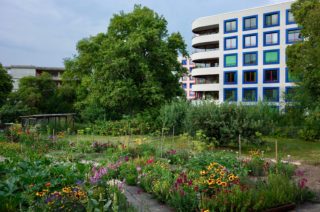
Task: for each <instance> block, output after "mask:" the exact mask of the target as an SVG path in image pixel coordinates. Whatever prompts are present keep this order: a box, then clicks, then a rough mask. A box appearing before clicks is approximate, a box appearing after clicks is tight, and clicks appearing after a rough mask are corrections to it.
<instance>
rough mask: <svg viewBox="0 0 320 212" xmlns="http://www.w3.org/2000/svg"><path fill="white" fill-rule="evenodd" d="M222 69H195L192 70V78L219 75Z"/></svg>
mask: <svg viewBox="0 0 320 212" xmlns="http://www.w3.org/2000/svg"><path fill="white" fill-rule="evenodd" d="M220 72H221V71H220V68H219V67H209V68H194V69H193V70H192V76H193V77H196V76H208V75H217V74H219V73H220Z"/></svg>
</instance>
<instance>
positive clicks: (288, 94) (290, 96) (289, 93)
mask: <svg viewBox="0 0 320 212" xmlns="http://www.w3.org/2000/svg"><path fill="white" fill-rule="evenodd" d="M293 98H294V87H286V95H285V100H286V102H292V101H293Z"/></svg>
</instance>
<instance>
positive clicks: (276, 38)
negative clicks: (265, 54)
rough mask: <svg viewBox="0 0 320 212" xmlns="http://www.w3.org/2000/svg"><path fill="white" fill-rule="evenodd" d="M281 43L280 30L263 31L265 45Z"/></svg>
mask: <svg viewBox="0 0 320 212" xmlns="http://www.w3.org/2000/svg"><path fill="white" fill-rule="evenodd" d="M279 44H280V31H279V30H275V31H270V32H264V33H263V46H275V45H279Z"/></svg>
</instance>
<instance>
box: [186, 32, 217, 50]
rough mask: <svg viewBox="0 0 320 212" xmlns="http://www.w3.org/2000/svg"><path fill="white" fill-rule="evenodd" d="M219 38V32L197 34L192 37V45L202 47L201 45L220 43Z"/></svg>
mask: <svg viewBox="0 0 320 212" xmlns="http://www.w3.org/2000/svg"><path fill="white" fill-rule="evenodd" d="M219 39H220V36H219V34H205V35H196V36H194V38H193V39H192V47H194V48H201V46H206V45H212V44H218V43H219Z"/></svg>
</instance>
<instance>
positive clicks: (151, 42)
mask: <svg viewBox="0 0 320 212" xmlns="http://www.w3.org/2000/svg"><path fill="white" fill-rule="evenodd" d="M77 51H78V54H77V55H76V56H74V57H73V58H71V59H67V60H66V61H65V66H66V73H65V74H64V83H66V84H69V85H71V86H73V88H75V90H76V95H77V100H76V104H75V106H76V108H77V109H78V110H79V111H82V115H83V116H84V117H86V118H88V119H91V120H95V119H99V118H100V119H101V118H108V119H118V118H121V117H122V116H123V115H134V114H137V113H140V112H143V111H145V110H148V109H152V108H158V107H160V105H162V104H163V103H165V102H166V101H168V100H171V99H173V98H175V97H177V96H181V95H183V90H182V89H181V86H180V85H179V77H180V76H181V75H182V73H184V72H185V71H186V70H185V69H184V68H183V67H182V66H181V64H180V63H179V62H178V61H177V58H178V55H179V53H181V54H183V55H187V52H186V44H185V42H184V40H183V39H182V36H181V35H180V34H179V33H172V34H170V35H169V34H168V31H167V21H166V20H165V18H164V17H162V16H159V15H158V14H157V13H155V12H154V11H152V10H151V9H148V8H146V7H141V6H135V7H134V10H133V12H130V13H124V12H121V13H120V14H116V15H114V16H113V18H112V19H111V21H110V25H109V27H108V30H107V32H106V33H99V34H97V35H96V36H92V37H90V38H86V39H83V40H80V41H79V42H78V44H77Z"/></svg>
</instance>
